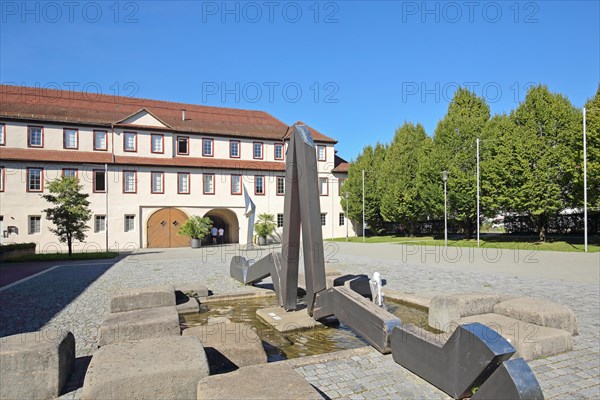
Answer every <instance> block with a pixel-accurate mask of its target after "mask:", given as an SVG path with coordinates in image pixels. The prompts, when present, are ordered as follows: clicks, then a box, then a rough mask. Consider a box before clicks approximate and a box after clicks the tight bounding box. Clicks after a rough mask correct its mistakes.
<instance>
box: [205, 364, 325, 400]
mask: <svg viewBox="0 0 600 400" xmlns="http://www.w3.org/2000/svg"><path fill="white" fill-rule="evenodd" d="M197 399H198V400H208V399H210V400H217V399H246V400H255V399H265V400H269V399H273V400H275V399H277V400H279V399H306V400H317V399H318V400H322V399H323V397H322V396H321V395H320V394H319V392H317V390H316V389H315V388H314V387H313V386H312V385H311V384H309V383H308V382H307V381H306V380H305V379H304V378H303V377H302V376H301V375H300V374H298V373H297V372H295V371H294V370H293V369H291V368H290V367H288V366H285V365H281V363H273V364H263V365H253V366H250V367H244V368H240V369H238V370H237V371H234V372H231V373H228V374H222V375H213V376H208V377H206V378H204V379H202V380H200V382H198V397H197Z"/></svg>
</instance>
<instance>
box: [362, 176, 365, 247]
mask: <svg viewBox="0 0 600 400" xmlns="http://www.w3.org/2000/svg"><path fill="white" fill-rule="evenodd" d="M362 214H363V215H362V217H363V220H362V236H363V243H364V242H365V170H364V169H363V170H362Z"/></svg>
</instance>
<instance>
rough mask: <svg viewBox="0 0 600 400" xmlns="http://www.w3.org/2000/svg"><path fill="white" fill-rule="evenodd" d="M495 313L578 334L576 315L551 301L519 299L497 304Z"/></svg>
mask: <svg viewBox="0 0 600 400" xmlns="http://www.w3.org/2000/svg"><path fill="white" fill-rule="evenodd" d="M494 313H496V314H501V315H506V316H507V317H511V318H515V319H518V320H521V321H524V322H529V323H532V324H536V325H540V326H546V327H549V328H556V329H562V330H565V331H567V332H570V333H571V334H572V335H575V334H577V321H576V318H575V313H574V312H573V311H572V310H571V309H570V308H568V307H566V306H563V305H562V304H558V303H554V302H552V301H549V300H544V299H536V298H533V297H518V298H514V299H512V300H508V301H503V302H501V303H498V304H496V305H495V306H494Z"/></svg>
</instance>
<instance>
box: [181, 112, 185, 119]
mask: <svg viewBox="0 0 600 400" xmlns="http://www.w3.org/2000/svg"><path fill="white" fill-rule="evenodd" d="M181 120H182V121H185V110H181Z"/></svg>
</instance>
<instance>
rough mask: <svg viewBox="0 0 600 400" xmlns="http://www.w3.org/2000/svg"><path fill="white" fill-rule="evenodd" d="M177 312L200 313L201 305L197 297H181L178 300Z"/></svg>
mask: <svg viewBox="0 0 600 400" xmlns="http://www.w3.org/2000/svg"><path fill="white" fill-rule="evenodd" d="M175 307H176V308H177V312H178V313H179V314H195V313H198V312H200V303H199V302H198V299H197V298H195V297H187V296H184V297H181V299H180V298H177V305H176V306H175Z"/></svg>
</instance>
